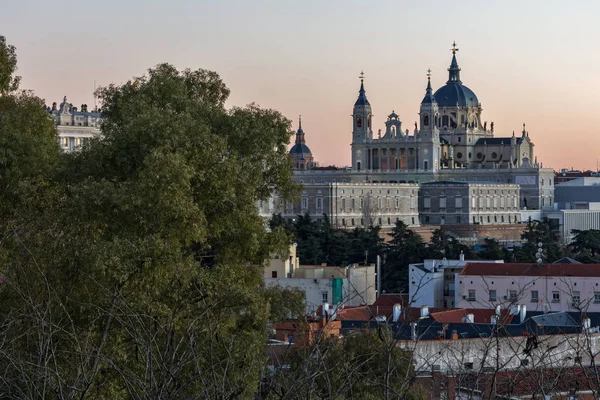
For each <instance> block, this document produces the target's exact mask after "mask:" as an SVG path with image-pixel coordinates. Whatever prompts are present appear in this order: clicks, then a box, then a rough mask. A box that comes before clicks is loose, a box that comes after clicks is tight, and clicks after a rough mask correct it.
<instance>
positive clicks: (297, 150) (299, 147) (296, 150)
mask: <svg viewBox="0 0 600 400" xmlns="http://www.w3.org/2000/svg"><path fill="white" fill-rule="evenodd" d="M290 154H312V153H311V151H310V149H309V148H308V146H307V145H306V144H304V143H296V144H295V145H294V146H293V147H292V148H291V149H290Z"/></svg>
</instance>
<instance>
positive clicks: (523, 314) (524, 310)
mask: <svg viewBox="0 0 600 400" xmlns="http://www.w3.org/2000/svg"><path fill="white" fill-rule="evenodd" d="M519 316H520V318H519V320H520V322H521V323H523V322H525V317H526V316H527V306H526V305H525V304H523V305H522V306H521V310H520V312H519Z"/></svg>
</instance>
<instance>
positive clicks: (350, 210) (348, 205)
mask: <svg viewBox="0 0 600 400" xmlns="http://www.w3.org/2000/svg"><path fill="white" fill-rule="evenodd" d="M301 183H302V184H303V190H302V193H301V196H300V199H299V200H298V201H297V202H290V201H286V200H285V199H282V198H280V197H278V196H274V197H272V198H270V199H269V200H267V201H262V200H259V201H258V208H259V211H260V213H261V215H262V216H263V217H264V218H270V217H271V216H272V215H273V214H281V216H282V217H284V218H285V219H286V220H288V221H289V222H291V221H293V220H294V219H295V218H296V217H297V216H298V215H304V214H306V213H308V214H310V215H311V216H312V217H313V218H314V219H316V220H323V219H324V218H325V217H327V218H328V219H329V222H330V223H331V224H332V225H333V226H335V227H338V228H349V229H353V228H357V227H369V226H377V225H379V226H382V227H393V226H395V224H396V221H403V222H404V223H405V224H406V225H408V226H418V225H419V212H418V208H417V207H418V205H417V201H418V195H419V193H418V192H419V186H418V185H416V184H411V183H404V184H389V183H344V182H318V181H314V180H313V181H311V182H303V181H302V182H301Z"/></svg>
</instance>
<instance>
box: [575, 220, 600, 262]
mask: <svg viewBox="0 0 600 400" xmlns="http://www.w3.org/2000/svg"><path fill="white" fill-rule="evenodd" d="M572 233H573V234H574V235H575V236H574V237H573V241H572V242H571V243H570V244H569V248H570V249H571V251H572V253H573V256H574V257H575V259H576V260H577V261H581V262H582V263H585V264H598V263H600V230H598V229H589V230H585V231H581V230H578V229H573V232H572Z"/></svg>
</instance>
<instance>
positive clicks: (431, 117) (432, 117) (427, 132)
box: [419, 69, 439, 138]
mask: <svg viewBox="0 0 600 400" xmlns="http://www.w3.org/2000/svg"><path fill="white" fill-rule="evenodd" d="M419 115H420V117H421V129H420V132H419V133H420V134H421V135H423V136H424V138H425V136H427V138H432V137H434V133H436V134H437V131H438V126H439V111H438V103H437V101H436V100H435V97H434V95H433V90H432V89H431V70H430V69H428V70H427V89H426V91H425V97H423V101H421V109H420V112H419Z"/></svg>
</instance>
